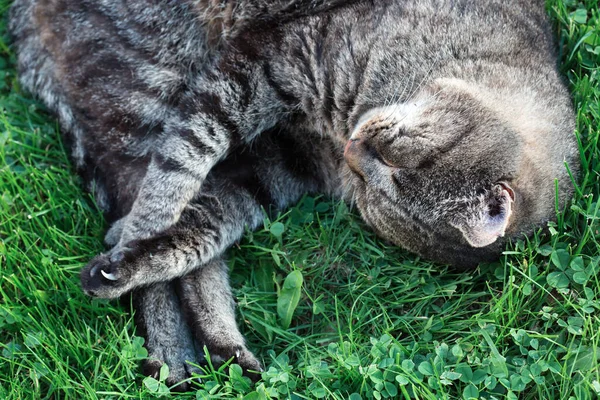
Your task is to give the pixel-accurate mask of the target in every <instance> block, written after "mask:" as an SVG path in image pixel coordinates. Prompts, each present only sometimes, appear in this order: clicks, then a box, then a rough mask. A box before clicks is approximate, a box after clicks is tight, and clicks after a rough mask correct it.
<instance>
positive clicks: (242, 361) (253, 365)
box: [235, 348, 263, 382]
mask: <svg viewBox="0 0 600 400" xmlns="http://www.w3.org/2000/svg"><path fill="white" fill-rule="evenodd" d="M235 362H236V363H237V364H239V366H240V367H242V369H243V370H244V375H245V376H247V377H248V378H250V379H251V380H252V381H254V382H256V381H258V380H259V379H260V378H261V374H262V372H263V367H262V364H261V363H260V361H258V359H257V358H256V357H255V356H254V354H252V352H250V351H249V350H247V349H244V348H240V349H237V350H236V352H235Z"/></svg>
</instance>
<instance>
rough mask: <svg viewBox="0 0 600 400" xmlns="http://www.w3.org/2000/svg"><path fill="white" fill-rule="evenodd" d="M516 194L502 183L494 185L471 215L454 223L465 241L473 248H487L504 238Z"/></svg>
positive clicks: (464, 216)
mask: <svg viewBox="0 0 600 400" xmlns="http://www.w3.org/2000/svg"><path fill="white" fill-rule="evenodd" d="M514 199H515V192H514V191H513V190H512V189H511V188H510V186H508V184H506V183H504V182H502V183H499V184H497V185H494V187H493V188H492V190H491V191H490V192H489V194H488V195H487V196H486V197H485V198H484V199H483V201H481V202H478V204H477V206H475V208H474V209H470V210H468V211H467V212H468V214H469V215H463V216H462V218H460V219H458V220H457V221H456V222H453V223H452V225H453V226H454V227H455V228H457V229H458V230H460V231H461V233H462V234H463V237H464V238H465V240H466V241H467V242H468V243H469V244H470V245H471V246H473V247H485V246H488V245H490V244H492V243H494V242H495V241H496V240H498V238H499V237H502V236H504V233H505V231H506V228H507V226H508V222H509V219H510V215H511V213H512V207H513V202H514Z"/></svg>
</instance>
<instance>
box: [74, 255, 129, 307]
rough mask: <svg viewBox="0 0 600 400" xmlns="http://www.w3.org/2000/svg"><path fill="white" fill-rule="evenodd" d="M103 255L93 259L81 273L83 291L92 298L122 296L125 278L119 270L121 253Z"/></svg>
mask: <svg viewBox="0 0 600 400" xmlns="http://www.w3.org/2000/svg"><path fill="white" fill-rule="evenodd" d="M115 253H120V254H116V255H115V254H114V253H104V254H100V255H98V256H96V257H94V258H93V259H92V260H91V261H90V262H89V263H88V264H87V265H86V266H85V267H84V268H83V270H82V271H81V274H80V279H81V286H82V288H83V291H84V292H85V293H86V294H87V295H89V296H92V297H102V298H115V297H119V296H121V295H123V294H124V293H125V292H126V291H127V290H126V288H125V283H126V280H127V279H126V277H125V276H124V274H123V272H124V270H123V269H122V268H119V263H120V262H121V261H123V259H124V256H123V255H122V254H123V252H122V251H119V252H115Z"/></svg>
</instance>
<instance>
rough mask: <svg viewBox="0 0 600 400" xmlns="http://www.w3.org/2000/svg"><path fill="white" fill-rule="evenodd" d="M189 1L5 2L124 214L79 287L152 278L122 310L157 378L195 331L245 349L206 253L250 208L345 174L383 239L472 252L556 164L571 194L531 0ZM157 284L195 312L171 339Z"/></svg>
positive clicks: (471, 256)
mask: <svg viewBox="0 0 600 400" xmlns="http://www.w3.org/2000/svg"><path fill="white" fill-rule="evenodd" d="M206 3H209V2H196V3H193V2H192V3H188V2H185V1H180V2H168V1H162V0H146V1H129V2H122V1H118V0H112V1H111V0H107V1H105V2H93V3H92V2H90V3H88V2H86V1H81V2H80V1H77V2H76V1H71V0H37V1H33V2H31V1H21V2H19V1H18V2H17V5H16V6H15V8H14V9H13V16H12V20H13V24H12V25H13V32H14V33H15V36H16V39H17V47H18V50H19V52H20V58H19V61H20V69H21V76H22V78H21V79H22V82H23V83H24V85H25V86H26V87H27V88H28V89H29V90H31V91H32V92H34V93H36V94H37V95H38V96H40V97H41V98H42V100H43V101H44V102H45V103H46V104H47V105H48V106H49V107H50V108H51V109H52V110H53V111H54V112H56V113H57V114H58V116H59V118H60V120H61V123H62V126H63V129H64V130H65V131H66V132H67V133H68V134H69V135H70V137H71V139H72V142H73V154H74V159H75V164H76V166H77V167H78V168H80V169H81V170H83V171H86V172H85V173H84V176H86V177H87V179H88V181H89V182H93V186H94V187H95V190H96V193H97V198H98V200H99V203H100V204H101V205H103V206H104V207H105V208H106V209H107V211H108V212H109V213H110V214H111V216H112V218H114V219H116V218H121V219H120V220H119V221H117V222H115V224H114V225H113V227H112V228H111V230H110V231H109V233H108V235H107V241H108V242H110V244H111V245H114V246H115V247H114V248H113V249H112V250H111V251H110V252H109V253H107V254H103V255H100V256H98V257H97V258H95V259H94V260H92V262H91V263H90V264H89V265H88V266H87V267H86V269H84V271H83V272H82V283H83V286H84V289H85V290H86V291H87V292H88V293H90V294H93V295H97V296H101V297H117V296H119V295H122V294H123V293H126V292H127V291H130V290H132V289H136V288H138V287H140V286H146V285H150V284H154V285H153V286H150V287H148V288H145V289H140V290H136V291H135V293H134V297H135V298H136V299H137V304H138V306H137V310H138V311H137V316H138V318H139V319H140V322H141V324H142V325H143V326H145V329H146V331H147V337H148V347H149V348H150V350H151V355H154V356H155V357H156V358H158V359H159V360H161V361H166V362H168V363H169V364H170V365H171V367H172V371H173V379H179V378H181V377H182V376H185V374H186V372H185V368H184V365H185V363H184V361H183V360H185V359H190V358H193V357H194V355H193V351H192V350H190V349H192V348H193V342H194V340H196V341H197V342H200V343H204V344H207V346H208V347H209V349H211V351H212V352H214V353H215V354H219V355H221V356H222V357H229V356H233V355H237V357H238V361H240V363H241V364H242V365H244V366H245V367H246V368H250V369H252V368H258V366H259V364H258V363H257V361H256V360H255V358H254V357H253V356H252V354H251V353H250V352H248V351H247V349H246V348H245V346H244V343H243V338H242V337H241V335H240V334H239V332H238V331H237V328H236V326H235V319H234V314H233V308H232V307H229V306H227V304H228V303H230V299H231V295H230V293H229V288H228V285H227V278H226V274H225V271H226V270H225V269H224V267H223V263H222V261H220V256H221V254H222V253H223V251H225V250H226V249H227V248H228V247H229V246H230V245H231V244H232V243H233V242H234V241H235V240H237V239H239V237H240V236H241V235H242V233H243V230H244V227H245V226H246V225H247V226H249V227H250V228H253V227H255V226H256V225H257V224H258V223H259V221H260V217H261V213H262V211H261V206H268V205H274V206H276V207H277V208H283V207H285V206H286V205H288V204H290V203H291V202H293V201H295V200H296V199H297V198H298V197H299V196H301V195H302V194H303V193H305V192H326V193H328V194H331V195H334V196H341V194H342V192H343V190H342V188H343V187H344V186H350V185H351V186H352V188H353V192H352V193H351V194H350V195H349V197H352V199H353V200H355V201H356V203H357V206H358V208H359V209H360V211H361V214H362V215H363V217H364V218H365V220H366V221H367V222H368V223H369V224H370V225H371V226H372V227H373V228H374V230H375V231H377V232H378V233H379V234H381V235H382V236H383V237H385V238H387V239H389V240H391V241H393V242H395V243H398V244H399V245H402V246H404V247H406V248H408V249H410V250H412V251H415V252H417V253H419V254H421V255H423V256H426V257H429V258H433V259H436V260H439V261H445V262H450V263H453V264H456V265H459V266H470V265H473V264H475V263H477V262H479V261H481V260H488V259H493V258H494V257H496V256H497V254H498V253H499V252H500V250H501V249H502V247H503V245H504V243H505V240H502V239H499V238H501V237H504V236H505V235H506V237H517V236H519V235H522V234H523V233H529V232H531V231H532V230H533V229H534V228H535V227H538V226H540V224H543V223H545V222H546V221H547V220H548V219H550V218H552V216H553V214H554V193H555V190H554V188H555V181H554V180H555V179H558V186H559V191H560V198H559V200H560V201H561V202H564V200H565V198H566V197H567V196H568V195H569V194H570V189H569V185H570V181H569V177H568V175H567V172H566V171H565V168H564V162H567V163H568V164H569V165H570V166H571V169H572V170H573V171H574V172H575V171H576V170H577V161H576V157H577V151H576V146H575V145H574V140H573V137H572V130H573V115H572V110H571V106H570V100H569V97H568V94H567V92H566V90H565V88H564V87H563V84H562V83H561V80H560V78H559V76H558V74H557V71H556V68H555V63H556V60H555V54H554V52H553V41H552V38H551V34H550V32H549V29H548V28H549V27H548V24H547V21H546V17H545V14H544V8H543V4H542V3H543V2H541V1H540V2H531V1H529V0H522V1H518V2H511V3H510V4H505V2H503V1H500V0H498V1H496V0H489V1H485V2H480V1H474V0H456V1H450V0H448V1H441V0H423V1H416V0H415V1H412V0H411V1H390V0H374V1H366V0H365V1H357V2H356V4H351V5H347V6H345V7H340V8H333V9H331V10H329V11H327V9H328V8H329V7H333V6H334V5H335V3H334V2H325V1H324V2H317V1H312V2H306V1H304V2H303V1H298V5H299V6H298V7H299V8H297V9H295V10H305V9H303V8H302V7H307V4H309V3H310V5H315V4H316V5H317V8H315V9H314V11H315V14H316V15H312V16H305V15H304V14H310V13H309V12H304V11H302V12H299V13H298V12H294V13H291V14H286V10H288V9H287V8H286V7H279V6H281V5H282V4H288V2H281V1H279V2H278V1H273V0H271V2H269V0H265V1H264V3H256V2H248V4H249V5H250V6H249V7H248V8H247V9H246V10H249V11H248V14H247V15H253V13H254V14H256V13H258V15H262V14H261V12H266V11H264V10H265V9H263V8H261V6H260V5H261V4H271V5H274V6H273V8H270V9H269V10H271V11H273V15H274V17H269V18H263V19H260V18H259V19H260V20H261V22H262V23H261V24H254V25H253V24H249V25H248V26H244V25H243V24H241V25H240V24H237V25H236V23H235V21H236V18H232V17H231V16H229V17H223V18H221V17H220V19H219V18H217V19H216V21H217V22H216V24H217V25H218V26H217V29H216V32H217V34H216V35H215V34H214V33H207V29H208V30H210V29H213V28H211V27H210V26H209V27H208V28H207V24H206V21H204V22H203V21H202V20H201V18H199V17H198V15H199V14H198V13H195V11H194V10H195V9H194V7H195V6H200V7H205V6H206ZM240 3H241V4H243V3H242V2H240ZM290 4H293V2H292V3H290ZM277 5H279V6H277ZM255 6H256V8H253V7H255ZM124 7H125V8H124ZM127 7H129V9H130V10H132V12H128V10H127ZM278 7H279V8H278ZM319 7H321V8H319ZM219 10H221V11H222V10H223V9H219ZM241 10H244V8H241ZM257 10H258V11H257ZM260 10H263V11H260ZM278 10H283V11H282V13H283V14H282V13H280V11H278ZM209 14H210V13H209ZM211 15H212V14H211ZM224 15H229V14H224ZM240 15H245V14H243V13H242V14H240ZM282 15H290V17H289V18H284V17H281V16H282ZM245 18H246V17H245ZM246 19H248V18H246ZM249 19H250V20H251V19H252V17H249ZM222 20H224V21H225V22H222ZM231 21H234V22H231ZM231 27H234V28H235V29H232V28H231ZM211 32H213V31H211ZM216 36H217V37H218V36H222V37H224V38H225V40H226V43H225V44H224V45H222V46H220V45H216V46H212V47H211V44H210V43H211V40H213V39H214V37H216ZM210 49H215V50H214V51H212V52H211V50H210ZM265 132H266V133H265ZM342 154H343V155H344V157H345V162H344V161H342ZM223 159H225V160H224V161H222V160H223ZM215 165H216V167H215ZM176 278H180V279H177V280H175V281H174V283H165V282H167V281H170V280H172V279H176ZM175 286H177V287H178V288H179V289H178V290H177V292H178V294H179V297H180V298H181V303H182V304H183V305H184V308H185V310H186V312H187V314H188V317H187V321H188V323H189V324H190V326H191V327H192V330H191V331H190V330H189V329H188V328H186V329H187V330H186V332H188V333H187V334H181V335H179V336H178V339H177V340H173V332H176V331H177V330H180V331H181V332H183V330H182V329H183V328H181V327H183V326H185V323H184V319H183V317H181V314H180V313H179V311H178V309H179V306H178V298H177V296H176V295H175V294H174V293H175V290H174V287H175ZM157 299H160V300H157ZM212 299H219V300H218V301H216V300H212ZM153 315H154V316H155V315H170V316H172V318H162V319H160V318H159V319H157V318H155V317H153ZM166 343H168V344H166ZM238 353H239V354H238ZM150 366H151V367H152V365H150ZM154 368H156V365H154Z"/></svg>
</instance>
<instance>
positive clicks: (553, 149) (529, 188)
mask: <svg viewBox="0 0 600 400" xmlns="http://www.w3.org/2000/svg"><path fill="white" fill-rule="evenodd" d="M515 96H516V97H515ZM526 97H527V96H524V97H523V96H521V95H520V94H518V93H517V94H515V95H514V96H513V95H510V96H502V95H499V96H494V95H491V94H490V93H486V92H485V91H482V90H481V89H478V88H476V87H474V86H472V85H469V84H467V83H466V82H463V81H454V80H438V81H435V82H433V83H432V84H430V85H429V86H427V87H426V88H425V89H423V90H422V91H421V92H420V94H419V95H417V96H415V97H414V98H413V99H412V100H411V101H410V102H406V103H401V104H393V105H390V106H385V107H378V108H372V109H370V110H369V111H367V112H365V113H364V114H363V115H362V116H361V118H360V119H359V121H358V123H357V124H356V126H355V128H354V131H353V133H352V136H351V139H350V141H349V142H348V143H347V145H346V149H345V152H344V157H345V160H346V163H347V165H348V167H349V168H350V170H351V171H352V174H351V178H350V180H351V184H352V185H353V187H354V200H355V202H356V204H357V206H358V208H359V210H360V212H361V214H362V216H363V218H364V219H365V221H366V222H367V223H368V224H369V225H371V226H372V227H373V229H374V230H375V231H376V232H377V233H378V234H379V235H380V236H382V237H384V238H386V239H388V240H390V241H391V242H393V243H395V244H397V245H399V246H401V247H404V248H406V249H408V250H411V251H413V252H415V253H417V254H420V255H422V256H424V257H426V258H428V259H432V260H436V261H441V262H444V263H450V264H454V265H456V266H459V267H469V266H473V265H476V264H477V263H479V262H481V261H486V260H493V259H495V258H497V257H498V256H499V254H500V253H501V251H502V250H503V248H504V246H505V244H506V240H507V239H508V238H513V237H519V236H522V235H523V234H530V233H531V232H532V231H533V230H534V229H535V228H536V227H540V226H543V225H545V223H546V222H547V221H548V220H550V219H552V218H553V217H554V216H555V180H556V179H557V180H558V183H559V191H560V193H561V195H560V198H559V201H561V202H564V199H565V198H566V197H567V196H568V195H570V193H571V190H572V189H571V183H570V179H569V177H568V174H567V172H566V168H565V166H564V162H565V161H568V162H571V163H572V164H574V165H576V162H574V161H573V160H574V159H575V157H576V154H577V152H576V147H575V146H574V144H573V138H572V136H573V135H572V132H573V125H572V120H573V118H572V112H571V110H570V107H568V106H567V110H566V111H565V113H563V114H565V115H566V117H564V116H562V117H561V116H558V117H557V116H546V115H543V114H544V113H545V112H548V110H544V107H543V106H542V107H538V106H537V105H536V104H535V101H533V100H532V99H524V98H526ZM571 167H572V168H573V169H576V166H573V165H572V166H571Z"/></svg>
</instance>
